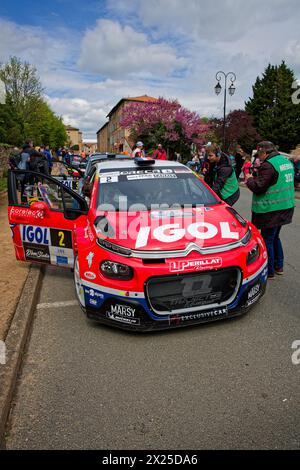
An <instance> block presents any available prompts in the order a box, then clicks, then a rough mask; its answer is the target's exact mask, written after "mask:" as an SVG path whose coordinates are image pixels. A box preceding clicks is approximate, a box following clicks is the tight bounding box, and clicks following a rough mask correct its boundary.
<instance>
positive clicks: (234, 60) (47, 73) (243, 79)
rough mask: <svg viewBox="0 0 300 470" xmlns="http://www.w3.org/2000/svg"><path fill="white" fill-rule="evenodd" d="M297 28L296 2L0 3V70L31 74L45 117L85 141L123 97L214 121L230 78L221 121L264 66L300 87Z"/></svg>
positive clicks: (240, 101) (130, 0)
mask: <svg viewBox="0 0 300 470" xmlns="http://www.w3.org/2000/svg"><path fill="white" fill-rule="evenodd" d="M299 23H300V2H299V0H247V1H244V0H210V1H209V0H147V1H146V0H85V1H83V0H51V1H48V0H44V2H41V1H40V0H1V3H0V62H5V61H6V60H8V59H9V57H10V56H12V55H16V56H18V57H20V58H21V59H23V60H27V61H28V62H30V63H32V64H34V65H35V66H36V67H37V69H38V72H39V75H40V77H41V80H42V83H43V86H44V89H45V95H46V99H47V100H48V102H49V103H50V105H51V107H52V109H53V110H54V111H55V112H56V113H57V114H59V115H62V116H63V118H64V120H65V122H66V123H68V124H72V125H75V126H78V127H80V129H81V130H82V131H83V133H84V139H85V140H90V139H95V138H96V131H97V130H98V129H99V128H100V127H101V126H102V125H103V124H104V122H105V120H106V115H107V113H108V112H109V110H110V109H111V108H112V107H113V106H114V105H115V104H116V102H117V101H118V100H119V99H120V98H122V97H126V96H138V95H143V94H147V95H150V96H155V97H158V96H163V97H165V98H177V99H178V100H179V101H180V102H181V103H182V104H183V105H185V106H186V107H188V108H189V109H191V110H193V111H197V112H198V113H199V114H200V115H201V116H220V115H221V114H222V106H223V97H222V96H216V95H215V94H214V86H215V84H216V80H215V74H216V72H217V71H218V70H220V69H221V70H224V71H225V72H228V71H233V72H235V73H236V76H237V80H236V82H235V85H236V93H235V95H234V96H233V97H230V98H229V99H228V106H227V110H228V111H229V110H230V109H236V108H241V107H243V106H244V102H245V100H247V98H248V97H249V96H250V95H251V90H252V84H253V83H254V81H255V79H256V77H257V75H260V74H261V73H262V72H263V70H264V68H265V67H266V65H267V64H268V63H269V62H271V63H272V64H279V63H280V62H281V61H282V60H283V59H284V60H285V61H286V62H287V64H288V65H289V66H290V67H292V68H293V69H294V71H295V74H296V77H297V78H300V34H299Z"/></svg>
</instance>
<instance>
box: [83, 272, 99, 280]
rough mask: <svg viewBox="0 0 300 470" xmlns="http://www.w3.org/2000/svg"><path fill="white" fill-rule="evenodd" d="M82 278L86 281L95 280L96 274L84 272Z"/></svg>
mask: <svg viewBox="0 0 300 470" xmlns="http://www.w3.org/2000/svg"><path fill="white" fill-rule="evenodd" d="M84 277H86V278H87V279H96V274H95V273H92V272H91V271H86V272H85V273H84Z"/></svg>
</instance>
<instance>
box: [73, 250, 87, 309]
mask: <svg viewBox="0 0 300 470" xmlns="http://www.w3.org/2000/svg"><path fill="white" fill-rule="evenodd" d="M74 283H75V290H76V295H77V299H78V301H79V303H80V305H81V307H83V308H84V307H85V300H84V288H83V285H82V282H81V277H80V272H79V261H78V256H76V258H75V261H74Z"/></svg>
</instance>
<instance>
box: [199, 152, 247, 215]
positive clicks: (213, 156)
mask: <svg viewBox="0 0 300 470" xmlns="http://www.w3.org/2000/svg"><path fill="white" fill-rule="evenodd" d="M206 151H207V156H208V160H209V163H210V165H212V164H214V165H215V166H214V168H213V170H212V171H213V181H212V189H213V190H214V191H215V193H217V195H218V196H219V197H220V198H221V199H223V201H225V202H226V203H227V204H228V205H229V206H233V204H235V203H236V201H237V200H238V199H239V197H240V188H239V183H238V180H237V177H236V174H235V171H234V168H233V167H232V165H231V162H230V160H229V157H228V156H227V155H226V154H225V153H223V152H222V151H221V150H220V148H219V147H218V146H217V145H211V146H209V147H207V149H206Z"/></svg>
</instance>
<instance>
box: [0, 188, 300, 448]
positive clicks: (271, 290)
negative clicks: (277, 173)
mask: <svg viewBox="0 0 300 470" xmlns="http://www.w3.org/2000/svg"><path fill="white" fill-rule="evenodd" d="M250 199H251V198H250V197H249V193H248V192H247V191H241V198H240V201H239V202H238V204H237V205H236V207H237V209H238V210H239V211H240V212H241V213H242V214H243V215H244V216H248V217H249V216H250ZM299 229H300V202H299V201H297V203H296V210H295V217H294V223H293V224H292V225H289V226H286V227H284V229H283V231H282V239H283V243H284V246H285V254H286V263H285V275H284V276H280V277H279V276H278V277H276V279H275V280H274V281H270V282H269V283H268V287H267V292H266V295H265V297H264V298H263V299H262V300H261V302H260V303H259V304H258V305H257V306H255V307H254V309H253V310H252V311H251V312H249V313H248V314H247V315H245V316H243V317H240V318H237V319H233V320H227V321H226V320H225V321H220V322H216V323H214V324H210V325H200V326H197V327H190V328H185V329H180V330H176V331H165V332H156V333H151V334H143V335H138V334H133V333H127V332H122V331H119V330H117V329H112V328H109V327H105V326H99V325H95V324H94V323H89V322H88V321H87V320H86V318H85V317H84V315H83V313H82V312H81V310H80V308H79V307H78V304H77V302H76V300H75V293H74V285H73V279H72V273H71V272H70V271H68V270H63V269H59V268H55V267H47V269H46V272H45V276H44V279H43V284H42V287H41V291H40V298H39V301H38V305H37V308H36V310H35V313H34V322H33V328H32V333H31V338H30V341H29V344H28V349H27V353H26V354H25V357H24V361H23V368H22V373H21V374H20V377H19V380H18V387H17V390H16V394H15V397H14V399H13V405H12V409H11V416H10V421H9V423H8V427H7V430H6V447H7V449H85V448H86V449H170V448H171V449H212V448H216V449H236V448H238V449H299V448H300V439H299V436H300V419H299V418H300V393H299V379H300V365H294V364H293V363H292V359H291V356H292V353H293V349H292V343H293V342H294V341H295V340H300V314H299V311H300V310H299V300H300V298H299V275H300V251H299V248H298V247H299V242H300V239H299V233H300V230H299ZM60 302H63V303H62V304H61V303H60Z"/></svg>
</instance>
